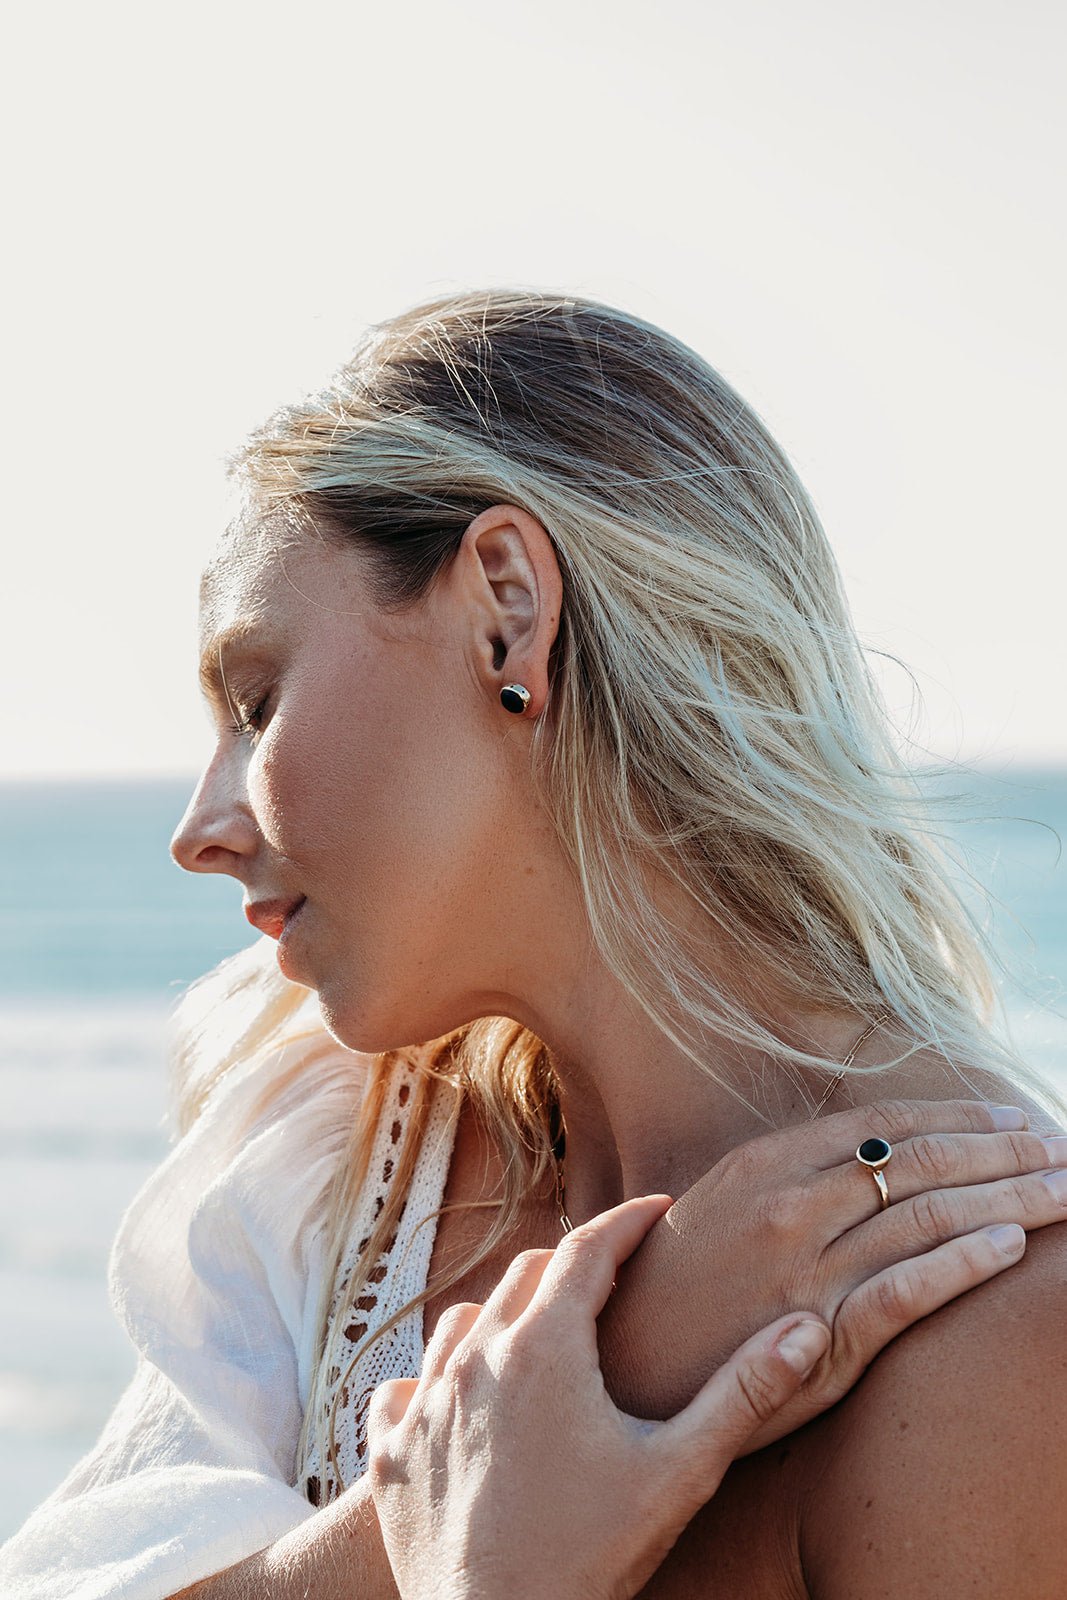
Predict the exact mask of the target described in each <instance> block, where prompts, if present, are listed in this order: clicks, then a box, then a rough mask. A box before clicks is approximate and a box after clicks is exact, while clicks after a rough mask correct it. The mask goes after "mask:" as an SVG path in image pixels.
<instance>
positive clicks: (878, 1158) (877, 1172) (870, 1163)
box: [856, 1139, 893, 1211]
mask: <svg viewBox="0 0 1067 1600" xmlns="http://www.w3.org/2000/svg"><path fill="white" fill-rule="evenodd" d="M892 1154H893V1146H892V1145H891V1144H888V1143H887V1142H886V1140H885V1139H864V1141H863V1143H862V1144H861V1145H860V1147H859V1149H858V1150H857V1151H856V1160H857V1161H859V1162H861V1163H862V1165H863V1166H865V1167H866V1168H867V1171H868V1172H869V1173H870V1175H871V1177H872V1178H873V1179H874V1181H875V1183H876V1184H877V1185H878V1193H879V1195H880V1196H881V1201H882V1210H883V1211H884V1210H885V1208H886V1206H887V1205H888V1204H889V1190H888V1189H887V1188H886V1183H885V1178H884V1177H883V1175H882V1168H883V1167H884V1166H885V1165H886V1163H887V1161H888V1160H889V1158H890V1157H891V1156H892Z"/></svg>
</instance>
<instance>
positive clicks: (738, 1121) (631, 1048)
mask: <svg viewBox="0 0 1067 1600" xmlns="http://www.w3.org/2000/svg"><path fill="white" fill-rule="evenodd" d="M558 976H559V975H558V974H557V978H558ZM539 992H540V993H541V994H542V995H543V994H545V993H551V994H553V995H554V996H555V997H556V1003H555V1004H554V1005H553V1007H552V1009H551V1011H550V1012H548V1013H546V1012H545V1010H544V1008H543V1006H538V1007H537V1008H536V1014H532V1012H531V1009H530V1008H528V1007H525V1006H524V1007H523V1008H522V1011H523V1016H522V1020H524V1021H525V1022H526V1023H527V1026H529V1027H531V1028H532V1029H533V1030H534V1032H536V1033H537V1035H538V1037H539V1038H541V1039H543V1040H544V1042H545V1044H546V1045H547V1046H548V1048H549V1050H550V1051H551V1053H552V1057H553V1061H554V1064H555V1068H556V1072H557V1076H558V1078H559V1083H560V1099H561V1109H562V1112H563V1118H564V1123H565V1126H566V1149H567V1154H566V1184H567V1210H568V1213H569V1215H570V1217H571V1220H572V1221H573V1222H575V1223H578V1222H582V1221H584V1220H586V1219H587V1218H588V1217H591V1216H594V1215H595V1214H596V1213H597V1212H598V1211H602V1210H604V1209H605V1208H606V1207H608V1206H611V1205H616V1204H618V1202H619V1201H621V1200H623V1199H627V1198H629V1197H631V1196H633V1195H637V1194H649V1193H665V1194H671V1195H673V1196H675V1197H677V1196H678V1195H680V1194H682V1193H684V1192H685V1190H686V1189H688V1188H690V1187H691V1186H692V1184H694V1183H695V1182H696V1181H697V1180H698V1179H699V1178H700V1177H701V1176H703V1174H704V1173H705V1172H706V1171H707V1170H708V1168H709V1167H711V1166H713V1165H714V1164H715V1163H716V1162H717V1161H718V1160H720V1159H721V1157H722V1156H723V1155H725V1154H726V1153H727V1151H729V1150H731V1149H733V1148H734V1147H735V1146H736V1145H739V1144H743V1143H745V1142H746V1141H747V1140H749V1139H752V1138H755V1137H757V1136H758V1135H759V1134H761V1133H767V1132H769V1131H770V1130H771V1129H772V1128H775V1127H786V1126H788V1125H790V1124H793V1123H798V1122H803V1121H806V1120H808V1119H809V1118H810V1117H811V1115H812V1112H813V1111H814V1109H815V1107H816V1105H817V1104H818V1101H819V1099H820V1097H821V1096H822V1094H823V1092H824V1090H825V1089H826V1087H827V1079H826V1078H825V1076H823V1075H821V1074H817V1073H805V1072H802V1071H800V1070H799V1069H796V1068H793V1067H789V1066H787V1065H786V1064H785V1063H784V1062H783V1061H782V1060H781V1059H777V1060H772V1059H770V1058H769V1057H768V1056H766V1055H763V1054H761V1053H759V1052H757V1051H755V1050H750V1049H743V1048H741V1047H738V1046H736V1045H732V1044H730V1043H728V1042H727V1041H725V1040H723V1039H722V1038H721V1037H718V1036H712V1037H706V1038H705V1039H703V1040H702V1041H701V1044H700V1048H699V1060H700V1062H701V1063H702V1065H701V1066H698V1065H697V1064H696V1063H695V1062H694V1061H693V1060H691V1059H690V1057H689V1056H688V1055H687V1054H686V1053H685V1051H684V1050H682V1049H681V1047H680V1046H677V1045H675V1044H673V1043H672V1042H671V1040H669V1039H668V1038H667V1037H666V1035H664V1034H663V1032H662V1031H661V1030H660V1029H659V1028H658V1027H657V1026H656V1025H655V1024H654V1023H653V1022H652V1021H651V1020H650V1019H649V1018H648V1017H647V1016H646V1015H645V1014H644V1012H643V1011H642V1010H641V1008H640V1007H639V1006H638V1005H637V1003H636V1002H635V1001H634V1000H633V999H632V998H631V997H630V996H629V995H628V994H627V993H626V991H625V990H624V989H623V988H622V986H621V985H620V984H619V983H618V981H617V980H616V979H615V978H614V975H612V974H609V973H608V972H607V971H606V969H604V968H603V967H602V966H600V965H597V964H595V963H590V964H588V965H587V966H586V968H585V970H584V971H583V972H582V973H581V974H580V976H578V977H573V978H571V979H570V980H569V981H568V982H563V981H559V982H557V983H556V985H555V986H546V987H543V988H541V989H540V991H539ZM513 1014H514V1013H513ZM768 1020H769V1022H770V1025H771V1026H772V1028H773V1030H774V1031H775V1033H776V1034H777V1035H778V1036H779V1037H781V1038H783V1039H785V1040H787V1041H788V1042H789V1043H791V1044H793V1045H795V1046H798V1047H800V1048H802V1049H805V1050H807V1051H809V1052H811V1053H819V1054H823V1055H826V1056H828V1057H830V1058H831V1059H834V1060H842V1059H844V1057H845V1056H847V1054H848V1052H849V1050H850V1049H851V1048H852V1046H853V1045H854V1044H855V1043H856V1041H857V1039H858V1038H859V1036H860V1034H861V1033H862V1032H863V1031H864V1029H865V1027H866V1026H867V1025H868V1023H869V1022H870V1021H871V1018H869V1017H865V1016H863V1015H861V1014H859V1013H857V1012H845V1011H842V1012H835V1013H830V1012H822V1013H819V1012H814V1011H810V1010H809V1011H802V1010H801V1009H800V1008H798V1007H790V1006H786V1005H782V1006H780V1007H778V1008H777V1011H776V1014H775V1015H773V1016H771V1017H769V1018H768ZM878 1043H879V1040H878V1036H877V1035H874V1036H872V1038H871V1039H869V1040H868V1041H866V1045H867V1049H865V1050H864V1051H863V1052H862V1054H861V1058H860V1059H862V1060H866V1059H868V1057H869V1052H870V1048H871V1047H874V1048H875V1051H876V1053H875V1054H874V1055H873V1056H870V1059H873V1060H877V1059H878V1054H877V1046H878ZM882 1053H883V1055H884V1053H885V1043H884V1041H883V1042H882ZM842 1088H844V1085H842ZM839 1094H840V1091H837V1092H835V1096H834V1098H833V1099H831V1101H830V1102H829V1104H828V1107H827V1109H828V1110H834V1109H838V1107H839V1104H843V1103H847V1102H845V1101H844V1100H840V1101H839V1099H838V1095H839ZM883 1095H884V1089H883Z"/></svg>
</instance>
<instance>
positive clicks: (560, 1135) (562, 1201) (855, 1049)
mask: <svg viewBox="0 0 1067 1600" xmlns="http://www.w3.org/2000/svg"><path fill="white" fill-rule="evenodd" d="M892 1015H893V1013H892V1012H891V1011H879V1013H878V1015H877V1016H876V1017H875V1019H874V1021H873V1022H871V1023H869V1024H868V1025H867V1027H866V1028H864V1030H863V1032H862V1033H861V1034H860V1036H859V1038H858V1039H857V1040H856V1042H855V1044H854V1045H853V1046H852V1049H851V1050H850V1051H849V1053H848V1055H847V1056H846V1057H845V1059H844V1061H842V1063H841V1070H840V1072H838V1073H837V1075H836V1076H835V1077H833V1078H831V1080H830V1082H829V1083H828V1084H827V1086H826V1088H825V1089H824V1090H823V1095H822V1099H821V1100H820V1101H819V1103H818V1105H817V1106H816V1107H815V1110H814V1111H813V1112H812V1114H811V1117H810V1119H809V1120H810V1121H811V1122H814V1121H815V1118H816V1117H817V1116H818V1115H819V1112H820V1111H821V1110H822V1108H823V1106H824V1105H825V1104H826V1102H827V1101H828V1100H829V1099H830V1096H831V1095H832V1094H833V1092H834V1090H835V1089H836V1088H838V1086H839V1085H840V1083H841V1082H842V1080H843V1078H844V1076H845V1074H846V1072H847V1071H848V1069H849V1067H850V1066H851V1065H852V1063H853V1062H854V1061H855V1059H856V1057H857V1055H858V1054H859V1051H860V1047H861V1046H862V1045H865V1044H866V1043H867V1040H868V1039H869V1038H870V1037H871V1034H872V1033H877V1032H878V1029H879V1028H880V1027H881V1026H882V1024H883V1023H885V1022H888V1021H889V1019H890V1017H891V1016H892ZM553 1113H554V1115H553V1118H552V1126H553V1128H555V1129H556V1130H558V1131H556V1132H555V1134H554V1137H553V1142H552V1150H553V1153H554V1155H555V1157H556V1208H557V1210H558V1211H559V1220H560V1222H561V1223H562V1224H563V1231H564V1233H571V1232H572V1231H573V1229H574V1223H573V1222H572V1221H571V1219H570V1217H569V1216H568V1215H567V1185H566V1182H565V1181H564V1176H563V1163H564V1156H565V1151H566V1148H567V1133H566V1129H565V1128H564V1126H563V1118H562V1117H561V1116H560V1114H559V1107H558V1106H555V1107H554V1108H553Z"/></svg>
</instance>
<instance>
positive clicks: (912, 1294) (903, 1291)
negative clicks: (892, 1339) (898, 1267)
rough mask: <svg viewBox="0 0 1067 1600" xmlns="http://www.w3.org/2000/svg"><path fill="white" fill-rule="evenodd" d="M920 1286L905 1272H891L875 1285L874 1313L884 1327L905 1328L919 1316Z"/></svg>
mask: <svg viewBox="0 0 1067 1600" xmlns="http://www.w3.org/2000/svg"><path fill="white" fill-rule="evenodd" d="M917 1291H918V1285H917V1283H916V1282H915V1280H914V1279H913V1278H911V1277H910V1276H909V1275H908V1274H907V1273H905V1272H895V1271H889V1272H887V1273H885V1274H884V1275H883V1276H882V1277H881V1278H879V1279H878V1281H877V1282H876V1283H875V1284H874V1311H875V1315H876V1316H877V1318H878V1321H879V1322H880V1323H881V1324H882V1325H883V1326H884V1325H885V1324H886V1323H888V1324H889V1326H890V1327H893V1328H899V1327H905V1326H907V1325H908V1324H909V1323H911V1322H914V1320H915V1317H916V1315H917V1305H918V1292H917Z"/></svg>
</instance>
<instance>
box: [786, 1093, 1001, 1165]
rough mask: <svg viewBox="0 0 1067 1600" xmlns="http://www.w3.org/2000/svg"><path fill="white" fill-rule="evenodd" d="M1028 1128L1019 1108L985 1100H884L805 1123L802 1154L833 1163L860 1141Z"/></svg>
mask: <svg viewBox="0 0 1067 1600" xmlns="http://www.w3.org/2000/svg"><path fill="white" fill-rule="evenodd" d="M1028 1126H1029V1119H1028V1118H1027V1115H1026V1112H1025V1111H1022V1110H1020V1108H1019V1107H1017V1106H992V1105H990V1104H989V1103H988V1102H987V1101H985V1100H882V1101H877V1102H876V1103H875V1104H874V1105H870V1106H855V1107H852V1108H850V1109H849V1110H848V1111H835V1112H834V1114H833V1116H831V1117H820V1118H819V1120H818V1121H817V1122H813V1123H810V1124H806V1125H805V1131H806V1133H808V1134H809V1135H810V1142H809V1145H808V1148H807V1151H806V1155H807V1158H808V1160H809V1161H810V1163H811V1164H812V1165H813V1166H816V1167H833V1166H836V1165H837V1164H838V1163H839V1162H840V1161H841V1160H842V1159H843V1158H844V1157H845V1156H846V1155H847V1153H848V1151H850V1150H855V1148H856V1146H857V1145H859V1144H862V1143H863V1141H864V1139H888V1140H889V1143H890V1144H893V1145H895V1144H897V1143H899V1142H900V1141H901V1140H902V1139H914V1138H917V1137H918V1136H919V1135H920V1134H924V1133H983V1134H989V1133H1005V1132H1010V1131H1015V1132H1019V1131H1022V1130H1024V1129H1025V1128H1027V1127H1028ZM786 1131H787V1133H788V1132H792V1131H793V1130H792V1129H787V1130H786Z"/></svg>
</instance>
